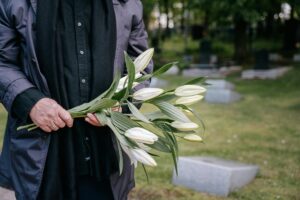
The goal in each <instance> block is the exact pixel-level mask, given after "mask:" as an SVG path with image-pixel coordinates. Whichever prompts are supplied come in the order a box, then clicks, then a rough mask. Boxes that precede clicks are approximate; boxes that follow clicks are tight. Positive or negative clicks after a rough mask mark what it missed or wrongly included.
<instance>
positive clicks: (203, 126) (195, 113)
mask: <svg viewBox="0 0 300 200" xmlns="http://www.w3.org/2000/svg"><path fill="white" fill-rule="evenodd" d="M175 106H176V107H180V108H183V109H184V110H188V111H190V112H192V113H193V115H194V116H195V117H196V119H197V120H198V121H199V122H200V124H201V126H202V128H203V131H204V132H205V130H206V127H205V123H204V122H203V120H202V118H201V117H200V115H199V114H198V113H197V112H196V111H194V110H193V109H191V108H190V107H188V106H186V105H182V104H178V105H175Z"/></svg>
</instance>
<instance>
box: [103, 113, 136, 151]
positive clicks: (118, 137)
mask: <svg viewBox="0 0 300 200" xmlns="http://www.w3.org/2000/svg"><path fill="white" fill-rule="evenodd" d="M107 126H108V127H109V128H110V129H111V130H112V131H113V133H114V134H115V136H116V138H117V140H119V142H120V143H121V144H122V145H125V146H130V144H129V143H128V142H127V140H126V137H125V136H123V135H122V134H121V133H120V131H119V130H118V129H117V128H116V127H115V126H114V124H113V123H112V121H111V119H109V118H107Z"/></svg>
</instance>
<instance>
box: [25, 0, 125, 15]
mask: <svg viewBox="0 0 300 200" xmlns="http://www.w3.org/2000/svg"><path fill="white" fill-rule="evenodd" d="M37 1H38V0H30V3H31V7H32V8H33V11H34V13H36V7H37ZM112 1H113V2H115V1H119V2H123V3H126V2H127V1H128V0H112Z"/></svg>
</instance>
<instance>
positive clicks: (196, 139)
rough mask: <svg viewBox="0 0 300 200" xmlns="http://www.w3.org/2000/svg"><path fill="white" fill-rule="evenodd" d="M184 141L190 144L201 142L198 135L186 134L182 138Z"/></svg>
mask: <svg viewBox="0 0 300 200" xmlns="http://www.w3.org/2000/svg"><path fill="white" fill-rule="evenodd" d="M183 138H184V139H185V140H188V141H191V142H202V141H203V140H202V138H201V137H200V136H199V135H196V134H188V135H186V136H184V137H183Z"/></svg>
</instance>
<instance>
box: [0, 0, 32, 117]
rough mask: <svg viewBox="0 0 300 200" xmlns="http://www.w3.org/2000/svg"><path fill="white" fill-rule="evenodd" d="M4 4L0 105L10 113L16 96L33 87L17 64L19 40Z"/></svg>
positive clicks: (1, 6) (0, 13)
mask: <svg viewBox="0 0 300 200" xmlns="http://www.w3.org/2000/svg"><path fill="white" fill-rule="evenodd" d="M5 2H6V1H5V0H4V1H0V103H2V104H3V105H4V107H5V108H6V110H7V111H8V112H9V113H10V112H11V107H12V104H13V101H14V100H15V98H16V96H18V95H19V94H20V93H22V92H23V91H25V90H27V89H29V88H32V87H34V85H33V84H32V83H30V81H29V80H28V79H27V78H26V76H25V74H24V73H23V72H22V69H21V64H20V62H19V60H20V59H19V55H20V43H19V41H20V38H19V36H18V34H17V31H16V30H15V29H14V27H13V25H12V24H13V23H12V22H11V19H12V17H10V16H9V15H10V14H9V12H7V10H6V9H7V7H6V5H5Z"/></svg>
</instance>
